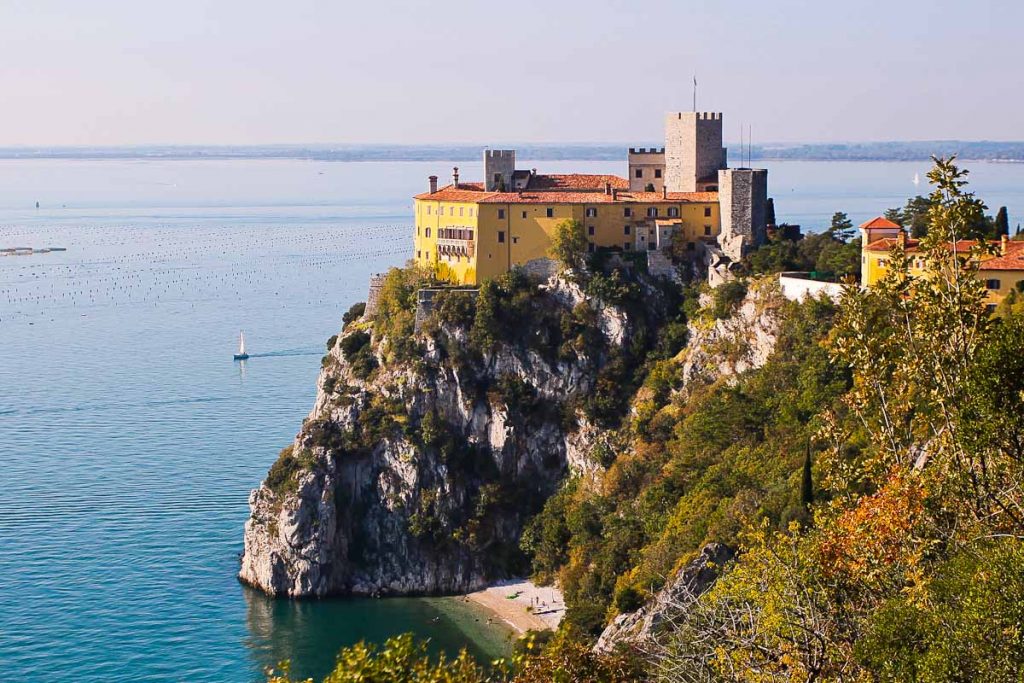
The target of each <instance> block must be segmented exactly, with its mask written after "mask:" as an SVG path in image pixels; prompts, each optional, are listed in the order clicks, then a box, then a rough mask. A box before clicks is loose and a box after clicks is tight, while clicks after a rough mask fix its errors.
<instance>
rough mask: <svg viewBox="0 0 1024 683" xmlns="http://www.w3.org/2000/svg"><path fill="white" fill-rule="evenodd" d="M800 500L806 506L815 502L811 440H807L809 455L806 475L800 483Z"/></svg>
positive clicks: (805, 469)
mask: <svg viewBox="0 0 1024 683" xmlns="http://www.w3.org/2000/svg"><path fill="white" fill-rule="evenodd" d="M800 502H801V503H803V504H804V507H805V508H810V507H811V505H813V504H814V480H813V479H812V478H811V442H810V440H808V441H807V455H806V457H804V476H803V481H802V482H801V483H800Z"/></svg>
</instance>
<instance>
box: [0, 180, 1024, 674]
mask: <svg viewBox="0 0 1024 683" xmlns="http://www.w3.org/2000/svg"><path fill="white" fill-rule="evenodd" d="M523 163H524V164H525V165H529V164H530V162H528V161H527V162H523ZM451 165H452V164H450V163H442V162H438V163H418V162H417V163H393V162H388V163H374V162H370V163H318V162H301V161H251V160H250V161H230V162H226V161H201V162H192V161H167V162H162V161H139V162H133V161H107V162H91V161H64V160H62V161H48V160H47V161H0V247H8V246H10V247H20V246H30V247H45V246H62V247H66V248H67V251H66V252H59V253H49V254H43V255H35V256H26V257H0V670H2V671H4V672H5V674H6V675H7V676H8V677H10V678H19V677H20V678H24V679H26V680H33V681H57V680H77V681H113V680H153V681H157V680H159V681H171V680H182V679H186V678H187V679H189V680H197V681H199V680H211V681H251V680H257V679H259V678H260V677H261V673H260V672H261V671H262V669H263V668H264V667H265V666H267V665H269V664H273V663H274V662H277V661H279V660H281V659H284V658H290V659H293V660H294V661H295V662H296V669H297V673H299V674H301V675H314V676H317V675H322V674H323V673H324V672H325V671H326V670H328V669H329V668H330V665H331V663H332V661H333V657H334V653H335V652H336V650H337V649H338V648H339V647H341V646H342V645H346V644H349V643H352V642H355V641H356V640H359V639H360V638H366V639H370V640H381V639H383V638H384V637H386V636H387V635H390V634H394V633H400V632H404V631H408V630H412V631H415V632H417V633H418V634H420V635H422V636H425V637H429V638H431V639H432V643H433V646H434V647H435V648H436V649H444V650H448V651H452V652H453V651H455V650H457V649H458V648H460V647H463V646H466V647H469V648H470V649H471V651H473V652H474V653H475V654H477V655H480V656H490V655H492V654H493V653H495V652H498V651H501V649H502V647H503V643H502V639H503V637H504V636H503V634H502V633H500V632H495V631H487V630H484V629H481V628H480V625H479V623H478V622H476V620H475V619H476V618H477V617H476V616H475V615H474V613H472V612H469V611H467V610H466V609H465V608H464V607H463V606H461V605H460V604H459V603H457V602H456V601H452V600H437V599H434V600H414V599H402V600H382V601H372V600H325V601H317V602H289V601H282V600H269V599H267V598H265V597H263V596H262V595H261V594H258V593H255V592H253V591H250V590H247V589H245V588H243V587H242V586H240V585H239V584H238V583H237V582H236V580H235V574H236V572H237V567H238V553H239V552H240V550H241V534H242V525H243V524H244V522H245V519H246V515H247V504H246V501H247V496H248V493H249V490H250V489H251V488H252V487H253V486H255V485H256V484H258V482H259V481H260V479H261V478H262V476H263V475H264V473H265V472H266V470H267V467H268V466H269V465H270V463H271V462H273V460H274V458H275V457H276V454H277V451H278V450H279V449H280V448H281V447H282V446H284V445H286V444H287V443H288V442H289V441H290V440H291V439H292V437H293V436H294V434H295V432H296V430H297V429H298V427H299V425H300V423H301V421H302V418H303V417H305V415H306V413H307V412H308V410H309V408H310V406H311V405H312V401H313V396H314V394H315V379H316V375H317V371H318V369H319V363H320V357H321V355H322V354H323V349H324V347H323V343H324V341H325V340H326V339H327V338H328V337H329V336H330V335H332V334H334V333H336V332H337V331H338V328H339V326H340V319H341V315H342V313H343V312H344V311H345V310H347V309H348V307H349V305H351V304H352V303H353V302H355V301H359V300H362V299H363V298H365V289H366V280H367V277H368V276H369V274H370V273H373V272H378V271H381V270H383V269H385V268H387V267H388V266H390V265H398V264H400V263H402V262H403V261H404V260H405V258H406V257H407V256H408V254H409V245H408V235H409V233H410V230H409V227H408V226H409V224H410V221H409V213H410V209H411V201H410V199H409V197H410V196H411V195H412V194H414V193H415V192H419V191H421V190H422V189H424V188H425V185H426V177H427V175H429V174H431V173H436V174H438V175H441V176H442V177H444V176H445V175H446V174H447V173H448V172H449V171H450V167H451ZM534 165H537V166H538V167H539V168H541V169H542V170H549V171H553V172H554V171H564V170H569V169H576V170H581V171H586V172H621V169H620V168H619V164H612V163H607V162H579V163H572V162H559V163H550V162H545V163H543V164H540V163H538V164H534ZM460 166H461V167H462V174H463V177H466V178H474V177H476V176H477V175H479V165H474V164H460ZM769 167H770V168H771V171H772V174H771V176H770V182H771V192H772V194H773V195H774V196H775V197H776V205H777V211H778V217H779V219H780V220H787V221H790V222H796V223H801V224H803V225H804V226H805V227H810V228H814V227H820V226H822V225H824V224H826V223H827V220H828V218H829V217H830V216H831V214H832V212H833V211H836V210H844V211H847V212H848V213H849V214H850V215H851V217H852V218H853V219H854V220H855V221H857V222H859V221H860V220H863V219H866V218H869V217H871V216H874V215H877V214H879V213H881V211H882V210H884V209H885V208H887V207H890V206H897V205H900V204H902V203H903V201H904V200H905V198H906V196H908V195H909V194H912V193H914V187H913V185H911V183H910V178H912V177H913V174H914V172H915V171H916V172H921V173H922V175H923V172H924V170H926V168H925V166H924V165H921V164H881V163H812V162H787V163H774V164H769ZM973 168H974V169H975V173H974V178H973V179H974V181H975V183H976V188H977V189H978V191H979V193H980V194H982V196H983V197H984V198H985V199H986V200H988V202H989V205H990V206H993V207H997V206H999V205H1001V204H1007V205H1008V206H1009V207H1010V215H1011V221H1012V222H1013V223H1014V224H1016V222H1018V221H1021V220H1024V219H1022V218H1021V216H1022V209H1024V166H1019V165H1005V164H1004V165H995V164H979V165H974V167H973ZM924 190H925V188H924V187H923V186H922V188H921V191H924ZM36 201H39V202H40V208H39V209H38V210H37V209H35V208H34V206H35V202H36ZM240 329H244V330H245V332H246V339H247V342H248V346H249V350H250V352H251V353H252V354H253V358H252V359H251V360H250V361H248V362H247V363H245V364H244V366H243V365H241V364H238V363H233V362H232V361H231V353H232V352H233V351H234V348H235V345H236V343H237V335H238V331H239V330H240Z"/></svg>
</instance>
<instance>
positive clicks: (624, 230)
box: [622, 225, 629, 235]
mask: <svg viewBox="0 0 1024 683" xmlns="http://www.w3.org/2000/svg"><path fill="white" fill-rule="evenodd" d="M622 234H623V235H628V234H629V226H628V225H623V226H622Z"/></svg>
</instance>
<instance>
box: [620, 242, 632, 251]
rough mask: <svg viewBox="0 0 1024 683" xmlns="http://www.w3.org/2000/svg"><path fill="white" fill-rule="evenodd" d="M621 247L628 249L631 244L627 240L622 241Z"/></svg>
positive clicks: (630, 247)
mask: <svg viewBox="0 0 1024 683" xmlns="http://www.w3.org/2000/svg"><path fill="white" fill-rule="evenodd" d="M622 248H623V249H625V250H626V251H629V250H630V249H632V248H633V245H632V244H630V243H629V242H623V243H622Z"/></svg>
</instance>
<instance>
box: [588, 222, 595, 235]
mask: <svg viewBox="0 0 1024 683" xmlns="http://www.w3.org/2000/svg"><path fill="white" fill-rule="evenodd" d="M587 234H588V235H590V236H591V237H593V236H594V226H593V225H588V226H587Z"/></svg>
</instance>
